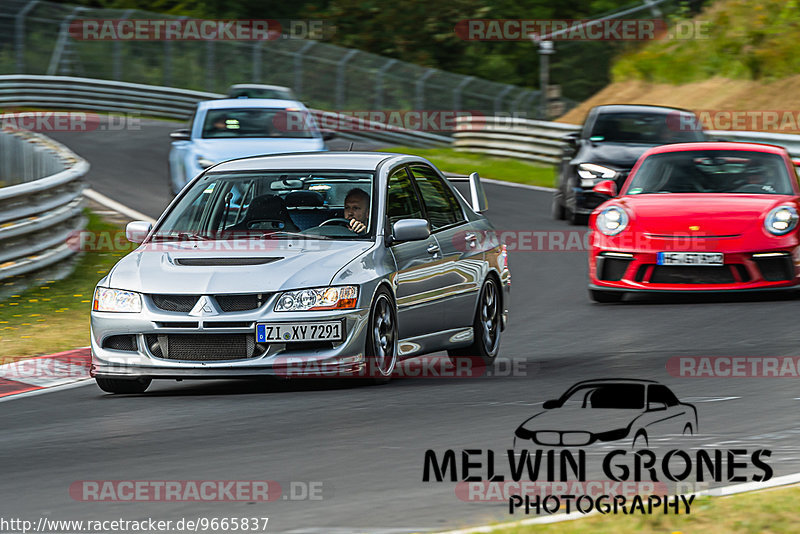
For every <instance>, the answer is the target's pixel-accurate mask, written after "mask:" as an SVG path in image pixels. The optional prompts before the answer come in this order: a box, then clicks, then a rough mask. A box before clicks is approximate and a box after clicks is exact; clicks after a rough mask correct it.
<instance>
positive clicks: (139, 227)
mask: <svg viewBox="0 0 800 534" xmlns="http://www.w3.org/2000/svg"><path fill="white" fill-rule="evenodd" d="M152 229H153V225H152V224H150V223H149V222H147V221H133V222H129V223H128V226H126V227H125V237H127V238H128V241H130V242H131V243H141V242H142V241H144V238H145V237H147V234H149V233H150V230H152Z"/></svg>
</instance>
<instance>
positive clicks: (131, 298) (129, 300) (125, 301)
mask: <svg viewBox="0 0 800 534" xmlns="http://www.w3.org/2000/svg"><path fill="white" fill-rule="evenodd" d="M92 310H94V311H101V312H119V313H138V312H140V311H142V296H141V295H139V293H135V292H133V291H123V290H121V289H109V288H107V287H98V288H95V290H94V300H93V302H92Z"/></svg>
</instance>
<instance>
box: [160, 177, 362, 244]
mask: <svg viewBox="0 0 800 534" xmlns="http://www.w3.org/2000/svg"><path fill="white" fill-rule="evenodd" d="M373 180H374V175H373V173H371V172H365V171H325V172H315V171H302V172H298V171H292V172H253V173H246V174H239V173H237V174H222V173H219V174H217V173H210V174H207V175H206V176H204V177H203V178H202V179H201V180H199V181H198V182H196V183H194V185H193V186H192V188H191V189H190V190H189V191H188V192H187V193H186V195H184V196H183V197H182V198H181V200H180V201H179V203H178V205H177V206H175V208H174V209H173V210H172V211H170V213H169V215H168V216H167V217H166V219H165V220H164V222H163V223H162V224H161V226H160V227H159V228H158V229H157V231H156V232H155V234H154V237H153V239H154V240H176V239H234V238H240V237H247V238H276V239H280V238H283V237H298V236H301V237H303V238H310V239H365V238H369V239H372V238H374V233H375V232H374V222H373V221H374V219H375V217H374V216H372V207H373V202H372V198H373Z"/></svg>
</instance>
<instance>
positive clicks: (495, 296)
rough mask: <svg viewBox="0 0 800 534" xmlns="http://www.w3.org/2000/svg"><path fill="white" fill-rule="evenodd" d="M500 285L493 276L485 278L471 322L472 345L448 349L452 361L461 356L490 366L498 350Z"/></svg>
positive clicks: (479, 364)
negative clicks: (473, 318)
mask: <svg viewBox="0 0 800 534" xmlns="http://www.w3.org/2000/svg"><path fill="white" fill-rule="evenodd" d="M501 314H502V312H501V310H500V287H499V284H498V283H497V280H495V279H494V278H493V277H491V276H490V277H488V278H486V281H485V282H483V287H482V288H481V293H480V296H479V297H478V306H477V309H476V310H475V320H474V321H473V323H472V339H473V341H472V345H470V346H469V347H464V348H461V349H450V350H448V351H447V355H448V356H450V360H452V361H453V363H457V360H459V359H462V358H469V359H471V360H473V362H472V363H475V364H477V365H478V366H482V367H491V366H492V365H494V361H495V359H496V358H497V353H498V352H499V351H500V332H501V328H500V320H501V319H500V316H501Z"/></svg>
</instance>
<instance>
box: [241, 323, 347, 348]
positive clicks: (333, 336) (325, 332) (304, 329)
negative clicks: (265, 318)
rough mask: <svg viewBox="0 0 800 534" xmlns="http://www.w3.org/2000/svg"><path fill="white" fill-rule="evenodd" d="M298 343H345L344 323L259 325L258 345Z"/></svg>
mask: <svg viewBox="0 0 800 534" xmlns="http://www.w3.org/2000/svg"><path fill="white" fill-rule="evenodd" d="M297 341H344V322H343V321H325V322H320V323H257V324H256V342H257V343H294V342H297Z"/></svg>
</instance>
